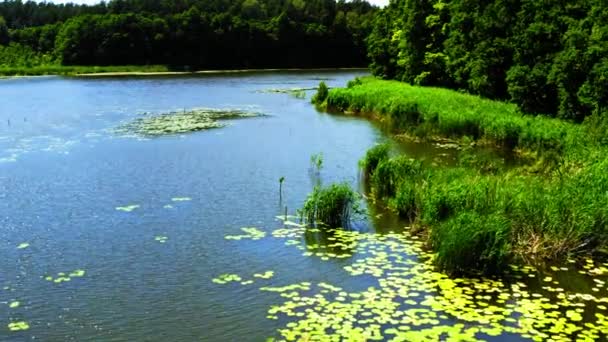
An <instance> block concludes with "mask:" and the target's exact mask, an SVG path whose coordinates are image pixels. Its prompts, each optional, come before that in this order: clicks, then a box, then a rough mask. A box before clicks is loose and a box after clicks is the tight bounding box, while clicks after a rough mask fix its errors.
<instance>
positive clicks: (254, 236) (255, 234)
mask: <svg viewBox="0 0 608 342" xmlns="http://www.w3.org/2000/svg"><path fill="white" fill-rule="evenodd" d="M241 230H242V231H243V232H245V234H242V235H227V236H225V237H224V238H225V239H226V240H242V239H251V240H260V239H263V238H264V237H265V236H266V232H264V231H262V230H260V229H258V228H255V227H244V228H241Z"/></svg>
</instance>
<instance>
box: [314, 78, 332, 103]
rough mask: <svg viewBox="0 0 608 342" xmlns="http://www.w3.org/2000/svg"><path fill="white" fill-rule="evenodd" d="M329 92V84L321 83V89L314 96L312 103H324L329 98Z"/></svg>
mask: <svg viewBox="0 0 608 342" xmlns="http://www.w3.org/2000/svg"><path fill="white" fill-rule="evenodd" d="M328 94H329V88H327V84H325V82H321V83H319V89H318V90H317V93H316V94H315V95H314V96H313V97H312V103H315V104H322V103H323V102H325V100H326V99H327V95H328Z"/></svg>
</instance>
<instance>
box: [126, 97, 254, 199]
mask: <svg viewBox="0 0 608 342" xmlns="http://www.w3.org/2000/svg"><path fill="white" fill-rule="evenodd" d="M260 115H261V114H257V113H251V112H245V111H242V110H218V109H193V110H189V111H186V110H184V111H183V112H172V113H166V114H160V115H146V116H144V117H140V118H137V119H135V120H133V121H132V122H129V123H127V124H124V125H122V126H120V127H118V128H117V129H116V131H117V132H118V133H124V134H137V135H141V136H147V137H158V136H164V135H174V134H184V133H191V132H197V131H202V130H208V129H213V128H221V127H224V126H225V125H224V124H223V123H221V122H220V121H222V120H230V119H240V118H251V117H257V116H260ZM172 200H173V202H180V201H189V200H190V199H189V198H187V197H186V198H174V199H172Z"/></svg>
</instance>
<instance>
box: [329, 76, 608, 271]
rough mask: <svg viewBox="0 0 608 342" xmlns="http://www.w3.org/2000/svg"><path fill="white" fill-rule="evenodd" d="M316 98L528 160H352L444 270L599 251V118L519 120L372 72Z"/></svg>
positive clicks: (501, 109) (605, 211) (604, 200)
mask: <svg viewBox="0 0 608 342" xmlns="http://www.w3.org/2000/svg"><path fill="white" fill-rule="evenodd" d="M326 97H327V98H326V100H325V101H323V102H321V103H317V105H320V106H322V107H326V108H327V109H328V110H338V111H348V112H354V113H360V114H362V115H370V116H371V117H373V118H375V119H378V120H380V121H383V122H385V123H386V124H387V125H388V126H389V127H390V128H392V129H393V130H394V131H396V132H408V133H414V134H417V135H421V136H429V135H439V136H443V137H450V138H465V137H466V140H467V141H469V142H470V141H475V140H482V139H483V140H484V141H486V142H488V141H489V142H494V143H495V145H496V146H498V147H504V148H508V149H516V148H517V149H522V150H526V151H529V153H532V154H534V155H536V156H537V158H536V163H535V164H534V165H525V164H524V165H521V166H517V167H513V168H500V167H495V166H494V165H490V164H488V163H487V162H484V160H477V159H475V158H476V156H474V155H473V156H468V158H465V159H463V161H462V162H461V163H460V165H458V166H456V167H451V168H440V167H436V166H432V165H422V164H421V163H420V162H419V161H416V160H412V159H409V158H407V156H394V157H391V156H390V153H389V149H388V147H387V146H385V145H379V146H375V147H373V148H372V149H370V150H369V151H368V152H367V154H366V156H365V157H364V158H363V160H362V161H361V163H360V166H361V167H362V169H363V172H364V175H365V176H366V177H365V178H366V179H367V181H368V182H369V186H370V189H371V194H372V196H373V197H374V198H376V199H383V200H384V202H385V203H387V204H388V206H389V207H390V208H392V209H393V210H395V211H396V212H398V213H399V214H400V215H402V216H403V217H405V218H408V219H409V220H411V221H412V224H413V225H414V226H415V227H418V228H421V229H424V230H426V231H427V233H428V234H426V235H427V236H428V244H429V246H430V247H431V248H432V249H433V250H434V251H435V252H436V258H435V260H436V262H437V265H438V266H440V267H441V268H443V269H444V270H446V271H448V272H452V273H469V272H483V273H496V272H500V271H501V270H502V268H503V267H504V265H506V264H507V263H508V262H510V261H512V260H513V259H519V260H522V259H523V260H530V259H559V258H563V257H567V256H577V255H588V254H590V253H594V252H596V251H599V250H605V249H606V246H607V245H608V158H607V157H606V156H608V147H607V145H608V138H607V136H608V119H607V118H606V116H604V117H600V116H594V117H590V118H589V119H588V120H587V123H586V124H584V125H578V124H573V123H570V122H566V121H561V120H558V119H551V118H547V117H544V116H525V115H522V114H521V113H520V112H519V111H518V110H517V108H516V107H515V106H514V105H511V104H508V103H503V102H496V101H491V100H487V99H482V98H479V97H476V96H471V95H466V94H462V93H459V92H455V91H451V90H445V89H438V88H424V87H415V86H411V85H408V84H404V83H400V82H395V81H381V80H376V79H373V78H363V79H358V80H356V81H353V82H349V85H348V88H342V89H332V90H330V91H329V93H328V94H327V96H326ZM467 153H471V151H467ZM471 158H472V159H471Z"/></svg>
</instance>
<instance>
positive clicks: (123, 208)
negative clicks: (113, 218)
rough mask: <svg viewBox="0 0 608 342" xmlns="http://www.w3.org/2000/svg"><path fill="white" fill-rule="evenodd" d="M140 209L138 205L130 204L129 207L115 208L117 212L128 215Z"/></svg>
mask: <svg viewBox="0 0 608 342" xmlns="http://www.w3.org/2000/svg"><path fill="white" fill-rule="evenodd" d="M139 207H140V205H139V204H131V205H126V206H124V207H116V210H118V211H124V212H126V213H130V212H132V211H133V210H135V209H138V208H139Z"/></svg>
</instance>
